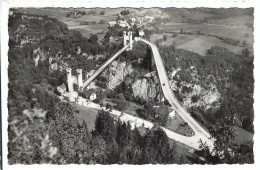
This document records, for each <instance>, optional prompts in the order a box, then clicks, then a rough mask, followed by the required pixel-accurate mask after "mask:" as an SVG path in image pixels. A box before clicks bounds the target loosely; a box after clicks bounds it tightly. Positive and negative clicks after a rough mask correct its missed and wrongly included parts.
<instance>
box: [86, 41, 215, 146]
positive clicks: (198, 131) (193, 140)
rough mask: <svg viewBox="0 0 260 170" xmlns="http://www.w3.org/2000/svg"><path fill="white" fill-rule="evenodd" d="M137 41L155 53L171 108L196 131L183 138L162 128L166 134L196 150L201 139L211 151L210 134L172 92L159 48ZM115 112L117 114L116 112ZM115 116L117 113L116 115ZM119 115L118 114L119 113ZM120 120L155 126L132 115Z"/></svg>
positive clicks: (114, 57)
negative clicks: (146, 45)
mask: <svg viewBox="0 0 260 170" xmlns="http://www.w3.org/2000/svg"><path fill="white" fill-rule="evenodd" d="M135 40H136V41H143V42H144V43H146V44H148V45H149V46H150V47H151V49H152V52H153V56H154V61H155V64H156V67H157V71H158V75H159V79H160V83H161V87H162V90H163V94H164V96H165V98H166V99H167V100H168V101H169V103H170V104H171V106H172V107H173V108H175V110H176V111H177V112H178V114H179V115H180V116H181V117H182V119H183V120H184V121H185V122H187V123H188V124H189V126H190V127H191V128H192V129H193V131H194V133H195V134H194V135H193V136H183V135H180V134H178V133H175V132H172V131H170V130H168V129H165V128H163V127H162V129H163V130H164V131H165V133H166V134H167V136H168V137H169V138H171V139H174V140H176V141H178V142H181V143H183V144H186V145H188V146H190V147H192V148H195V149H199V145H200V143H199V140H200V139H201V140H202V141H203V142H206V143H207V145H209V147H210V149H212V148H213V144H214V141H213V140H212V139H209V138H210V134H209V133H208V132H207V131H205V130H204V129H203V128H202V127H201V126H200V125H199V124H198V123H197V122H196V121H195V120H194V119H193V118H192V117H191V116H190V114H189V113H188V111H187V110H185V108H184V107H182V106H181V104H180V103H179V101H178V100H177V99H176V97H175V95H174V94H173V93H172V90H171V88H170V85H169V80H168V75H167V73H166V71H165V68H164V65H163V62H162V58H161V55H160V53H159V51H158V48H157V46H156V45H154V44H153V43H151V42H149V41H147V40H145V39H142V38H137V37H136V38H135ZM127 48H128V45H126V46H124V47H123V48H122V49H121V50H119V51H118V52H117V53H116V54H115V55H113V56H112V57H110V58H109V59H108V60H107V61H106V62H105V63H104V64H103V65H102V66H101V67H100V68H99V69H98V70H97V71H96V72H95V73H94V74H93V75H92V76H90V77H89V78H88V80H86V81H85V82H84V83H83V87H82V90H83V89H84V88H85V87H86V86H88V85H89V83H91V82H92V81H93V80H94V79H95V78H96V77H97V76H98V75H99V74H100V73H101V72H102V71H103V70H104V69H105V68H106V67H107V66H108V65H109V64H110V63H111V62H113V61H114V60H115V59H116V58H117V57H118V56H119V55H120V54H121V53H122V52H123V51H124V50H126V49H127ZM114 112H116V111H115V110H114ZM114 114H115V113H114ZM117 114H118V113H117ZM120 119H125V120H123V121H130V122H133V121H135V122H136V125H139V124H140V125H142V124H143V123H144V124H145V125H146V126H147V127H150V126H151V125H153V124H152V123H151V122H148V121H146V120H143V119H140V118H136V117H133V116H131V115H127V114H125V116H123V117H122V118H120Z"/></svg>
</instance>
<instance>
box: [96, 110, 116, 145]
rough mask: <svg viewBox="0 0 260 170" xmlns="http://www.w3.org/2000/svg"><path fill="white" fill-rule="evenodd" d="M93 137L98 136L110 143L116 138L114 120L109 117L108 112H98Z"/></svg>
mask: <svg viewBox="0 0 260 170" xmlns="http://www.w3.org/2000/svg"><path fill="white" fill-rule="evenodd" d="M93 134H94V136H95V135H100V136H102V138H103V139H104V140H105V141H106V142H112V141H114V139H115V136H116V127H115V125H114V120H113V118H112V117H111V116H110V114H109V112H106V111H104V110H101V111H99V112H98V116H97V118H96V121H95V130H94V132H93Z"/></svg>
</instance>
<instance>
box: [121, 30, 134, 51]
mask: <svg viewBox="0 0 260 170" xmlns="http://www.w3.org/2000/svg"><path fill="white" fill-rule="evenodd" d="M123 36H124V46H126V45H128V44H129V47H128V48H127V49H126V51H129V50H132V48H133V33H132V31H129V32H128V33H126V31H123Z"/></svg>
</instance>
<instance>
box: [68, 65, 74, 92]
mask: <svg viewBox="0 0 260 170" xmlns="http://www.w3.org/2000/svg"><path fill="white" fill-rule="evenodd" d="M66 72H67V83H68V89H69V92H70V93H71V92H73V91H74V88H73V79H72V75H71V68H67V69H66Z"/></svg>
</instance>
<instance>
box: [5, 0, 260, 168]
mask: <svg viewBox="0 0 260 170" xmlns="http://www.w3.org/2000/svg"><path fill="white" fill-rule="evenodd" d="M25 1H26V0H25ZM40 1H43V0H38V1H36V2H28V1H27V2H23V3H22V2H21V1H19V2H9V3H8V2H6V1H4V2H3V1H1V0H0V5H1V9H0V12H1V28H0V29H1V35H0V37H1V82H2V83H1V93H2V96H1V97H2V133H3V135H2V143H3V144H2V145H3V148H2V150H3V157H2V159H3V169H4V170H5V169H10V170H17V169H19V170H25V169H26V170H30V169H38V170H46V169H49V168H51V169H63V170H67V169H68V170H69V169H70V170H71V169H76V168H77V169H86V168H91V169H92V168H93V169H105V168H109V169H112V168H113V169H115V168H116V169H120V168H126V169H132V168H167V169H172V168H175V169H176V168H182V169H190V168H197V169H207V170H208V169H209V168H210V169H220V168H225V169H226V168H228V169H242V168H243V169H246V168H250V169H260V166H259V161H260V160H259V152H260V147H259V144H260V140H259V130H260V126H259V124H258V121H259V116H258V114H260V107H259V106H260V105H259V104H260V103H259V97H258V96H257V94H260V88H259V87H260V80H259V79H260V76H259V73H260V67H259V65H260V58H259V57H260V56H259V54H260V52H259V47H260V43H259V38H260V35H259V29H260V26H259V22H260V20H259V18H260V16H259V13H260V11H259V10H260V8H259V7H260V6H257V0H249V1H246V2H235V1H238V0H234V1H233V2H230V1H229V2H228V1H227V0H226V1H225V0H220V2H219V0H218V2H212V0H211V1H209V0H199V1H196V2H194V0H193V1H192V2H191V0H190V1H188V0H185V2H181V1H180V0H179V2H176V1H172V2H170V0H169V1H168V2H167V1H165V0H164V1H163V2H162V1H154V0H150V1H145V0H143V1H140V0H136V1H134V0H128V1H124V2H120V1H119V0H117V1H116V0H111V1H108V2H104V0H97V1H95V2H92V1H90V0H88V1H87V0H86V1H84V2H83V0H75V1H76V2H75V1H74V2H73V1H71V2H68V1H66V0H64V1H65V2H64V1H63V2H64V3H61V2H60V1H59V2H57V1H56V2H55V1H54V0H49V2H40ZM47 1H48V0H47ZM216 1H217V0H216ZM258 5H259V4H258ZM10 7H88V8H91V7H111V8H115V7H178V8H181V7H185V8H194V7H212V8H221V7H224V8H228V7H239V8H247V7H254V8H255V10H254V11H255V33H254V37H255V43H254V51H255V55H254V56H255V61H254V64H255V69H254V75H255V91H254V99H255V103H254V113H255V121H254V122H255V123H254V125H255V137H254V141H255V142H254V143H255V145H254V152H255V164H253V165H232V166H230V165H216V166H210V167H209V166H207V165H155V166H154V165H146V166H145V167H144V166H135V165H128V166H123V167H121V166H119V165H112V166H105V165H40V166H39V165H30V166H28V165H8V163H7V153H8V151H7V142H8V134H7V127H8V126H7V117H8V109H7V95H8V86H7V83H8V75H7V68H8V57H7V53H8V26H7V20H8V10H9V8H10ZM256 47H258V48H256ZM238 100H239V99H238ZM161 166H163V167H161ZM172 166H173V167H172ZM180 166H181V167H180Z"/></svg>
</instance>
